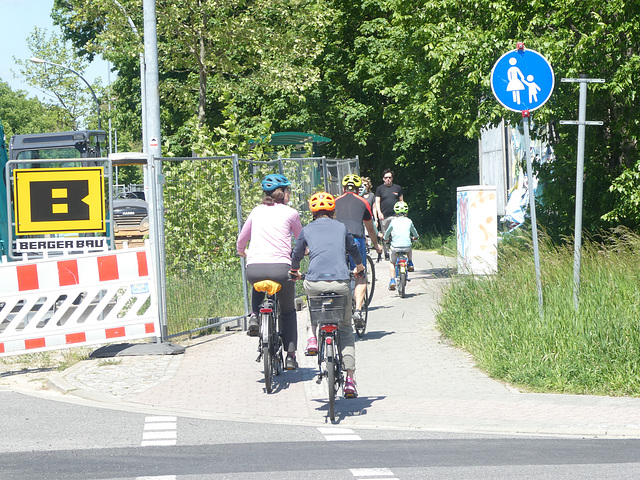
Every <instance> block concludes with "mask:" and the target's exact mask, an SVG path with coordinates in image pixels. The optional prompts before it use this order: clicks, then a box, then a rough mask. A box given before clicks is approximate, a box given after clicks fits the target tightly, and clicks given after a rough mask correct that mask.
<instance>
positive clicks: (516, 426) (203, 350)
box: [50, 252, 640, 438]
mask: <svg viewBox="0 0 640 480" xmlns="http://www.w3.org/2000/svg"><path fill="white" fill-rule="evenodd" d="M414 262H415V264H416V272H415V273H413V274H412V275H411V281H410V282H409V284H408V286H407V292H408V297H407V298H404V299H401V298H400V297H399V296H398V295H397V293H396V292H389V291H388V290H387V284H388V264H387V263H380V264H378V265H377V270H376V271H377V276H378V281H377V284H376V291H375V295H374V299H373V302H372V305H371V309H370V313H369V324H368V328H367V333H366V334H365V337H364V339H362V340H358V341H357V342H356V355H357V375H356V377H357V382H358V390H359V394H360V396H359V398H357V399H354V400H345V399H342V398H340V399H338V400H337V403H336V410H337V416H338V419H337V420H338V422H339V424H340V425H342V426H351V427H371V428H415V429H425V430H437V431H450V432H473V433H502V434H552V435H586V436H605V437H621V436H626V437H636V438H640V399H632V398H609V397H596V396H577V395H551V394H535V393H520V392H518V391H516V390H515V389H513V388H510V387H509V386H507V385H504V384H502V383H500V382H496V381H494V380H491V379H490V378H488V377H487V376H486V375H485V374H484V373H483V372H481V371H479V370H478V369H476V368H475V367H474V363H473V361H472V359H471V358H470V357H469V356H468V355H466V354H465V353H464V352H462V351H460V350H458V349H455V348H452V347H450V346H448V345H446V344H445V343H443V342H442V341H441V339H440V336H439V334H438V332H437V331H436V329H435V314H434V308H435V307H436V306H437V304H438V300H439V298H440V292H441V288H442V287H443V286H444V285H446V283H447V282H448V281H449V279H448V278H447V276H446V273H447V269H448V268H450V267H454V266H455V265H454V260H453V259H451V258H446V257H442V256H440V255H437V254H435V253H433V252H415V257H414ZM307 322H308V313H307V311H306V309H305V310H303V311H302V312H299V315H298V323H299V331H300V337H299V351H300V353H299V361H300V368H299V369H298V370H297V371H295V372H284V374H283V375H282V376H281V377H278V383H277V386H276V391H275V392H274V393H273V394H271V395H267V394H266V393H265V392H264V382H263V378H262V363H256V362H255V359H256V357H257V340H256V339H255V338H250V337H247V336H246V335H245V334H244V333H239V332H236V333H226V334H221V335H217V336H210V337H204V338H203V339H201V340H196V343H194V344H192V345H189V346H187V349H186V353H185V354H184V355H175V356H171V355H165V356H145V357H117V358H114V359H109V360H105V359H95V360H87V361H83V362H81V363H79V364H77V365H76V366H74V367H72V368H70V369H68V370H65V371H64V372H61V373H59V374H56V375H53V376H52V377H51V379H50V384H51V385H52V386H53V387H55V388H56V389H57V390H59V391H62V392H63V393H65V394H67V395H73V396H76V397H81V398H85V399H89V400H93V401H98V402H101V403H103V404H106V405H110V406H118V408H127V409H133V410H144V411H148V412H151V411H153V412H171V413H173V414H176V415H184V416H194V417H203V418H215V419H228V420H235V421H255V422H281V423H295V424H324V423H329V420H328V417H327V399H326V396H327V394H326V390H325V389H324V388H323V386H322V385H317V384H316V382H315V378H314V377H315V371H316V359H315V357H305V356H304V355H303V351H304V346H305V345H306V338H307V331H306V325H307Z"/></svg>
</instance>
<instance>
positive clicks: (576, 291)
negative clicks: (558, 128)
mask: <svg viewBox="0 0 640 480" xmlns="http://www.w3.org/2000/svg"><path fill="white" fill-rule="evenodd" d="M560 81H561V82H565V83H567V82H571V83H580V106H579V107H578V120H577V121H576V120H560V125H578V161H577V165H576V226H575V233H574V236H575V240H574V247H573V304H574V306H575V309H576V310H578V305H579V295H580V262H581V254H582V187H583V177H584V140H585V126H587V125H602V122H589V121H587V120H586V118H587V83H604V79H602V78H587V76H586V75H581V76H580V78H563V79H561V80H560Z"/></svg>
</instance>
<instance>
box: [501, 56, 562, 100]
mask: <svg viewBox="0 0 640 480" xmlns="http://www.w3.org/2000/svg"><path fill="white" fill-rule="evenodd" d="M554 83H555V79H554V75H553V69H552V68H551V65H550V64H549V62H548V61H547V60H546V59H545V58H544V57H543V56H542V55H540V54H539V53H538V52H536V51H535V50H529V49H525V48H524V45H522V46H519V48H517V49H516V50H512V51H510V52H507V53H505V54H504V55H502V56H501V57H500V58H499V59H498V61H497V62H496V63H495V65H494V66H493V69H492V70H491V90H493V94H494V95H495V97H496V99H497V100H498V102H500V104H501V105H502V106H504V107H505V108H508V109H509V110H513V111H514V112H522V111H526V110H528V111H532V110H535V109H536V108H539V107H541V106H542V105H544V104H545V102H546V101H547V100H548V99H549V97H550V96H551V93H552V92H553V87H554Z"/></svg>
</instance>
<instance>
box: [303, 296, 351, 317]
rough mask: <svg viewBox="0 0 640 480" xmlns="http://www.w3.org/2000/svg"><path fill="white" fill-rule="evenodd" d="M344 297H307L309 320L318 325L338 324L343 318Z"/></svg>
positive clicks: (345, 298)
mask: <svg viewBox="0 0 640 480" xmlns="http://www.w3.org/2000/svg"><path fill="white" fill-rule="evenodd" d="M346 300H347V297H346V296H345V295H320V296H317V297H315V296H314V297H310V296H309V297H307V301H308V305H309V313H310V315H311V320H312V321H313V322H317V323H318V324H323V323H340V321H341V320H342V318H343V317H344V309H345V306H346Z"/></svg>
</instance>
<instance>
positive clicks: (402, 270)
mask: <svg viewBox="0 0 640 480" xmlns="http://www.w3.org/2000/svg"><path fill="white" fill-rule="evenodd" d="M408 263H409V257H408V251H404V250H399V251H397V252H396V285H397V288H398V293H399V294H400V297H401V298H405V296H406V286H407V277H408V275H409V268H408Z"/></svg>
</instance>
